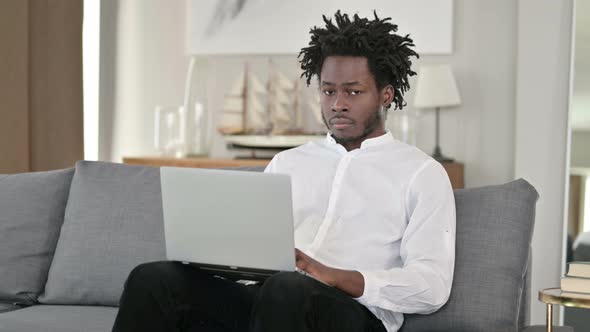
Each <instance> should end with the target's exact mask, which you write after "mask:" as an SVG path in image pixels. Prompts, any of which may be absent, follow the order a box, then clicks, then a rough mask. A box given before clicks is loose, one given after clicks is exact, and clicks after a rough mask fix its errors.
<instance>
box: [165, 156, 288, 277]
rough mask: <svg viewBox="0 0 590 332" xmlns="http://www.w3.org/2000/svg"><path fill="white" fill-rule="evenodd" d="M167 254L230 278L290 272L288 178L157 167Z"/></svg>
mask: <svg viewBox="0 0 590 332" xmlns="http://www.w3.org/2000/svg"><path fill="white" fill-rule="evenodd" d="M160 181H161V185H162V207H163V213H164V233H165V240H166V256H167V258H168V259H169V260H173V261H179V262H183V263H185V264H191V265H194V266H196V267H198V268H200V269H203V270H206V271H209V272H211V273H213V274H215V275H219V276H222V277H228V278H231V279H234V280H239V279H244V280H264V279H266V278H267V277H269V276H271V275H273V274H275V273H277V272H279V271H295V270H296V269H295V252H294V233H293V211H292V201H291V179H290V177H289V176H288V175H284V174H269V173H261V172H246V171H236V170H214V169H199V168H179V167H162V168H161V169H160Z"/></svg>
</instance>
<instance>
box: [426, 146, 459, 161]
mask: <svg viewBox="0 0 590 332" xmlns="http://www.w3.org/2000/svg"><path fill="white" fill-rule="evenodd" d="M431 157H432V158H433V159H434V160H436V161H438V162H439V163H452V162H453V161H455V159H453V158H449V157H445V156H444V155H443V154H442V152H441V151H440V146H438V145H437V146H436V147H435V148H434V153H432V156H431Z"/></svg>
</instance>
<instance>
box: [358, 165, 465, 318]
mask: <svg viewBox="0 0 590 332" xmlns="http://www.w3.org/2000/svg"><path fill="white" fill-rule="evenodd" d="M406 213H407V216H408V225H407V227H406V229H405V231H404V234H403V237H402V240H401V246H400V256H401V259H402V262H403V266H402V267H399V268H392V269H389V270H376V271H359V272H360V273H361V274H362V275H363V277H364V280H365V288H364V292H363V295H362V296H361V297H359V298H357V300H358V301H359V302H360V303H361V304H363V305H365V306H367V307H377V308H382V309H385V310H390V311H394V312H401V313H421V314H428V313H432V312H434V311H436V310H438V309H439V308H440V307H442V306H443V305H444V304H445V303H446V302H447V300H448V298H449V295H450V292H451V284H452V281H453V271H454V264H455V222H456V218H455V198H454V194H453V190H452V188H451V184H450V181H449V178H448V175H447V173H446V171H445V170H444V168H443V167H442V165H440V164H439V163H438V162H436V161H434V160H429V161H427V162H426V163H425V164H423V165H422V167H421V168H420V169H418V171H416V172H415V174H414V175H413V177H412V179H410V182H409V185H408V189H407V194H406Z"/></svg>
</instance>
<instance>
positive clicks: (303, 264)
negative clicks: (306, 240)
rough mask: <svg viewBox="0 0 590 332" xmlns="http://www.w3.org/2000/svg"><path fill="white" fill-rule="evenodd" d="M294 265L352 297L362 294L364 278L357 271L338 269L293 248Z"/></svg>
mask: <svg viewBox="0 0 590 332" xmlns="http://www.w3.org/2000/svg"><path fill="white" fill-rule="evenodd" d="M295 265H296V266H297V268H299V269H300V270H303V271H305V272H307V273H309V274H311V275H312V276H314V277H315V278H317V279H319V280H321V281H322V282H324V283H325V284H327V285H329V286H332V287H336V288H338V289H340V290H342V291H344V292H346V293H348V294H349V295H350V296H353V297H359V296H361V295H363V292H364V290H365V279H364V278H363V275H362V274H360V272H358V271H348V270H340V269H336V268H333V267H329V266H326V265H324V264H322V263H320V262H318V261H316V260H315V259H313V258H311V257H309V256H307V255H306V254H304V253H303V252H302V251H301V250H299V249H295Z"/></svg>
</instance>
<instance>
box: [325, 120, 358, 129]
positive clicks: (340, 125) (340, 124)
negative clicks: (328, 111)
mask: <svg viewBox="0 0 590 332" xmlns="http://www.w3.org/2000/svg"><path fill="white" fill-rule="evenodd" d="M330 124H331V125H332V128H334V129H346V128H348V127H350V126H352V124H353V121H352V120H350V119H347V118H342V117H336V118H331V119H330Z"/></svg>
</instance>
